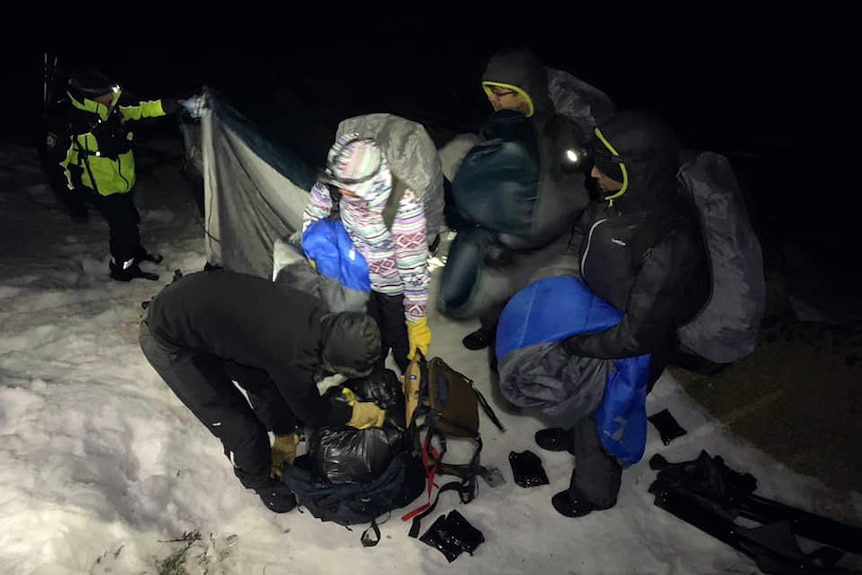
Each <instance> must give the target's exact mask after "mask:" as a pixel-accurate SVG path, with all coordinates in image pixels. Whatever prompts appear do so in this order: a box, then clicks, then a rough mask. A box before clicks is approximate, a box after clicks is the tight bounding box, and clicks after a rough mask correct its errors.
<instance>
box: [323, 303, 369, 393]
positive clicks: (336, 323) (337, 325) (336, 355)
mask: <svg viewBox="0 0 862 575" xmlns="http://www.w3.org/2000/svg"><path fill="white" fill-rule="evenodd" d="M321 321H322V322H323V330H322V331H323V333H322V336H321V352H320V355H321V360H322V361H323V369H324V370H326V371H328V372H331V373H340V374H342V375H344V376H346V377H360V376H363V375H367V374H368V372H369V371H370V370H371V368H372V367H373V366H374V363H375V362H376V361H377V360H378V359H380V354H381V351H382V349H381V348H382V345H381V340H380V328H379V327H378V326H377V322H376V321H374V318H372V317H371V316H370V315H368V314H365V313H360V312H344V313H336V314H328V315H325V316H324V317H323V319H322V320H321Z"/></svg>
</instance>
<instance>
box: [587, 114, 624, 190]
mask: <svg viewBox="0 0 862 575" xmlns="http://www.w3.org/2000/svg"><path fill="white" fill-rule="evenodd" d="M594 132H595V134H596V137H597V138H598V139H599V141H601V143H602V145H604V147H605V148H607V149H608V151H610V153H611V154H612V155H613V156H614V157H616V158H619V157H620V154H619V152H617V150H616V148H614V147H613V145H612V144H611V143H610V142H609V141H608V139H607V138H605V135H604V134H602V131H601V130H599V129H598V128H596V129H595V130H594ZM619 166H620V171H621V172H622V173H623V187H621V188H620V189H619V191H618V192H616V193H614V194H612V195H610V196H605V199H606V200H615V199H617V198H619V197H620V196H622V195H623V194H624V193H626V190H627V189H628V187H629V171H628V170H627V169H626V165H625V164H624V163H623V162H622V161H620V163H619Z"/></svg>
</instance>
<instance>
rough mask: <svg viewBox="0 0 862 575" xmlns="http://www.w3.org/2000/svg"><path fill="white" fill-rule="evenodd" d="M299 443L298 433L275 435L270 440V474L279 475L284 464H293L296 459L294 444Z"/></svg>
mask: <svg viewBox="0 0 862 575" xmlns="http://www.w3.org/2000/svg"><path fill="white" fill-rule="evenodd" d="M297 445H299V434H298V433H290V434H288V435H276V436H275V441H273V442H272V476H273V477H281V470H282V469H284V466H285V464H287V463H290V464H293V460H294V459H296V446H297Z"/></svg>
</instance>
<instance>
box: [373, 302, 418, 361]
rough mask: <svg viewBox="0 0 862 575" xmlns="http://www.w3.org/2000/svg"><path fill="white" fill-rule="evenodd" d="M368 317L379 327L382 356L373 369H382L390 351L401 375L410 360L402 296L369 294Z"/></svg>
mask: <svg viewBox="0 0 862 575" xmlns="http://www.w3.org/2000/svg"><path fill="white" fill-rule="evenodd" d="M368 315H370V316H371V317H373V318H374V319H375V320H376V321H377V325H378V326H380V339H381V343H382V350H381V351H382V354H381V355H380V360H379V361H378V362H377V365H375V369H383V367H384V366H385V363H386V356H387V355H389V351H390V350H391V351H392V357H393V359H394V360H395V364H396V365H397V366H398V369H400V370H401V373H404V371H405V370H406V369H407V365H408V364H409V363H410V360H408V359H407V356H408V355H409V354H410V340H409V338H408V337H407V320H405V319H404V296H403V295H385V294H382V293H377V292H375V291H372V292H371V295H370V297H369V298H368Z"/></svg>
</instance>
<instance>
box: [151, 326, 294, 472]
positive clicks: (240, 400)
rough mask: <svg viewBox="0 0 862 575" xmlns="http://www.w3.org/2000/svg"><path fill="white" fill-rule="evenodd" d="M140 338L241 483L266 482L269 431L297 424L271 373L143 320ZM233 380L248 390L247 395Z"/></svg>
mask: <svg viewBox="0 0 862 575" xmlns="http://www.w3.org/2000/svg"><path fill="white" fill-rule="evenodd" d="M139 341H140V345H141V350H142V351H143V353H144V356H145V357H146V358H147V361H149V362H150V365H152V366H153V369H155V370H156V372H157V373H158V374H159V375H160V376H161V377H162V379H163V380H165V383H167V384H168V387H170V388H171V390H172V391H173V392H174V393H175V394H176V396H177V397H178V398H179V400H180V401H182V402H183V404H184V405H185V406H186V407H188V408H189V410H191V412H192V413H194V415H195V416H196V417H197V418H198V419H199V420H200V422H201V423H203V424H204V425H205V426H206V428H207V429H208V430H209V431H210V432H211V433H212V434H213V435H214V436H216V437H217V438H218V439H219V440H220V441H221V443H222V446H223V447H224V452H225V455H226V456H227V457H228V458H229V459H230V460H231V462H232V463H233V465H234V468H235V472H236V475H237V477H239V479H240V481H242V483H243V485H245V486H246V487H248V488H250V489H254V488H256V487H259V486H262V485H264V484H265V483H266V482H267V481H268V480H269V477H270V468H271V465H272V464H271V459H272V455H271V449H270V442H269V435H268V433H267V431H272V432H273V433H276V434H278V435H282V434H287V433H290V432H292V431H294V430H295V429H296V420H295V418H294V415H293V412H292V411H291V410H290V408H289V407H288V406H287V404H286V403H285V401H284V399H283V398H282V397H281V394H280V393H279V392H278V389H277V388H276V386H275V384H274V383H273V382H272V380H271V379H270V378H269V375H268V374H267V373H266V372H265V371H263V370H260V369H257V368H253V367H248V366H242V365H239V364H237V363H235V362H231V361H226V360H224V359H222V358H219V357H216V356H213V355H212V354H207V353H201V352H198V351H196V350H193V349H189V348H186V347H181V346H177V345H174V344H171V343H169V342H165V341H162V340H160V339H159V338H158V337H157V336H155V335H154V334H153V333H151V331H150V329H149V325H148V324H147V322H146V320H144V321H143V322H141V328H140V337H139ZM234 381H236V382H237V383H238V384H239V385H241V386H242V388H243V389H245V390H246V392H247V393H248V398H249V399H248V400H246V398H245V396H243V394H242V392H241V391H240V390H239V389H237V387H236V386H235V385H234V383H233V382H234Z"/></svg>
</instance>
